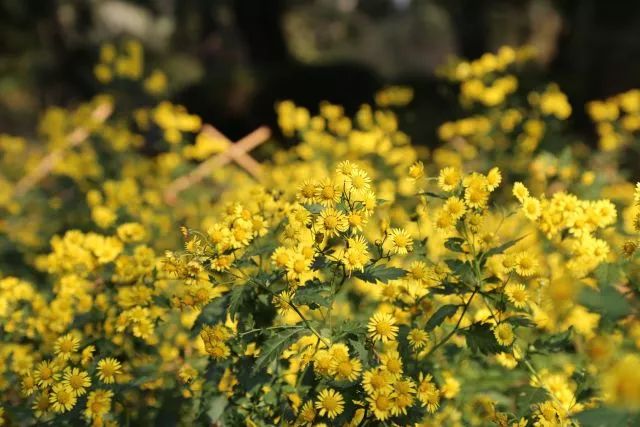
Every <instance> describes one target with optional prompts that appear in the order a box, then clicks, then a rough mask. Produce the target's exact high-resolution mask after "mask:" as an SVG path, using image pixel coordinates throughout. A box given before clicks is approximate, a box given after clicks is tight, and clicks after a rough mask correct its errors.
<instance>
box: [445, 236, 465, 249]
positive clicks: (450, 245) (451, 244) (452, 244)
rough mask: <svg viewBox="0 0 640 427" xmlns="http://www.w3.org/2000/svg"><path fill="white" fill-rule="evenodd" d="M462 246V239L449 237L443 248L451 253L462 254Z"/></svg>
mask: <svg viewBox="0 0 640 427" xmlns="http://www.w3.org/2000/svg"><path fill="white" fill-rule="evenodd" d="M463 244H464V239H462V238H460V237H449V238H448V239H447V240H446V241H445V242H444V247H445V248H447V249H449V250H450V251H452V252H464V251H463V250H462V245H463Z"/></svg>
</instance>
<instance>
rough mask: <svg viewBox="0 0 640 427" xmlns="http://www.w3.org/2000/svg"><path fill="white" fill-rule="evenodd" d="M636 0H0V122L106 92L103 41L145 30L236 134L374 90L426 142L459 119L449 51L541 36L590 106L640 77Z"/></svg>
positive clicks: (555, 75)
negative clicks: (285, 105)
mask: <svg viewBox="0 0 640 427" xmlns="http://www.w3.org/2000/svg"><path fill="white" fill-rule="evenodd" d="M639 29H640V2H634V1H620V2H615V1H596V0H564V1H551V0H528V1H525V0H523V1H518V0H513V1H500V0H466V1H465V0H237V1H231V0H213V1H206V0H137V1H134V0H130V1H125V0H103V1H100V0H46V1H43V0H0V131H1V132H9V133H22V134H27V135H28V134H29V133H33V132H34V122H35V120H36V119H37V116H38V114H39V112H40V111H42V108H43V107H44V106H48V105H51V104H58V105H63V106H67V105H73V104H75V103H77V102H79V101H81V100H84V99H87V98H88V97H90V96H91V95H93V94H95V93H97V92H99V91H100V86H99V85H98V84H97V83H96V82H95V80H94V78H93V73H92V69H93V66H94V64H95V62H96V59H97V55H98V46H99V45H100V44H101V43H102V42H105V41H114V40H118V39H122V38H125V37H135V38H137V39H139V40H140V41H141V42H142V43H143V45H144V46H145V49H146V53H147V62H148V63H151V65H153V66H157V67H159V68H161V69H163V70H165V71H166V72H167V74H168V76H169V82H170V89H171V99H172V100H173V101H175V102H179V103H182V104H184V105H186V106H187V108H188V109H189V110H190V111H192V112H195V113H198V114H200V115H202V116H203V117H204V119H205V121H207V122H210V123H212V124H214V125H216V126H217V127H219V128H220V129H221V130H223V131H224V132H226V133H227V134H228V135H229V136H232V137H239V136H241V135H243V134H245V133H247V132H249V131H250V130H252V129H253V128H255V127H256V126H258V125H260V124H265V123H266V124H269V125H271V126H272V127H274V121H275V120H274V119H275V118H274V113H273V105H274V102H275V101H276V100H278V99H285V98H291V99H293V100H295V101H296V102H297V103H299V104H302V105H305V106H308V107H312V108H313V107H315V106H316V105H317V103H318V102H319V101H320V100H324V99H326V100H330V101H333V102H337V103H341V104H344V105H345V106H346V107H347V108H348V109H354V108H357V106H359V105H360V104H361V103H363V102H369V101H371V98H372V96H373V93H374V91H375V90H377V89H379V88H380V87H381V86H383V85H385V84H389V83H403V84H409V85H411V86H413V87H414V88H415V90H416V97H415V100H414V102H413V104H412V106H411V108H410V110H409V112H408V113H407V116H406V117H407V122H408V125H407V126H408V127H409V129H408V130H409V133H410V134H411V136H413V137H414V140H415V141H416V142H417V143H432V142H434V141H435V134H434V129H435V128H436V126H437V124H438V123H440V122H441V121H443V120H446V119H452V118H455V117H456V116H457V115H459V111H457V110H456V108H457V107H456V105H455V104H456V102H455V95H454V94H453V93H452V92H451V90H447V89H446V85H443V84H442V83H440V82H438V80H437V79H436V77H435V76H434V70H435V68H436V67H437V66H438V65H439V64H441V63H442V62H444V61H445V60H446V59H447V57H448V56H450V55H460V56H464V57H468V58H476V57H478V56H480V55H481V54H482V53H483V52H485V51H495V50H496V49H497V48H498V47H499V46H501V45H503V44H511V45H522V44H525V43H531V44H533V45H535V46H536V47H537V49H538V51H539V53H540V55H539V59H538V65H537V69H538V73H539V75H540V76H541V77H540V79H541V81H556V82H557V83H559V84H560V86H561V88H562V89H563V90H564V91H565V92H567V93H568V95H569V98H570V100H571V102H572V103H573V104H574V106H575V107H576V108H575V109H574V111H575V114H574V117H573V118H572V126H574V127H575V128H576V129H577V130H578V131H580V130H584V131H586V129H587V128H588V127H589V126H590V125H589V123H588V121H587V119H586V116H585V115H584V112H583V108H582V106H583V105H584V103H585V102H586V101H588V100H591V99H595V98H602V97H606V96H609V95H612V94H615V93H617V92H620V91H623V90H626V89H629V88H632V87H637V86H640V32H639Z"/></svg>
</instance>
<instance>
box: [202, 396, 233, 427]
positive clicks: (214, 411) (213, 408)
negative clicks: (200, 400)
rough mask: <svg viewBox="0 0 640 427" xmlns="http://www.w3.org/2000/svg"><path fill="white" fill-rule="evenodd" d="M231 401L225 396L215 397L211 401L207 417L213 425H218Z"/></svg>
mask: <svg viewBox="0 0 640 427" xmlns="http://www.w3.org/2000/svg"><path fill="white" fill-rule="evenodd" d="M228 403H229V401H228V400H227V397H226V396H225V395H218V396H215V397H214V398H213V399H211V400H210V401H209V408H208V409H207V416H208V417H209V420H211V422H212V423H217V422H218V421H220V418H222V414H224V410H225V408H226V407H227V404H228Z"/></svg>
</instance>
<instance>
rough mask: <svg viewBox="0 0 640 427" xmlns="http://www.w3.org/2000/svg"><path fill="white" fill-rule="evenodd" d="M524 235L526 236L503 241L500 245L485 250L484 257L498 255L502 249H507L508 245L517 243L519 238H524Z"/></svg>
mask: <svg viewBox="0 0 640 427" xmlns="http://www.w3.org/2000/svg"><path fill="white" fill-rule="evenodd" d="M525 237H526V236H522V237H518V238H517V239H513V240H509V241H508V242H506V243H503V244H502V245H500V246H496V247H495V248H491V249H489V250H488V251H487V252H485V254H484V256H485V258H489V257H490V256H493V255H499V254H501V253H503V252H504V251H506V250H507V249H509V248H510V247H512V246H513V245H515V244H516V243H518V242H519V241H520V240H522V239H524V238H525Z"/></svg>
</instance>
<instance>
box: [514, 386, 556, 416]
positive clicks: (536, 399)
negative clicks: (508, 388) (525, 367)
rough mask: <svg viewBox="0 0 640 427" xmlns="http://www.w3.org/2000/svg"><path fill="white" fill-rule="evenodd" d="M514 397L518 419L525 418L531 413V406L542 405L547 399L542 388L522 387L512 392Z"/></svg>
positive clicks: (545, 392)
mask: <svg viewBox="0 0 640 427" xmlns="http://www.w3.org/2000/svg"><path fill="white" fill-rule="evenodd" d="M514 392H515V396H516V408H517V413H516V415H517V416H518V417H523V416H526V415H527V413H529V412H531V405H535V404H536V403H542V402H544V401H546V400H547V399H549V394H548V393H547V391H546V390H545V389H543V388H538V387H532V386H529V385H527V386H523V387H520V388H518V389H516V390H514Z"/></svg>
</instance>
